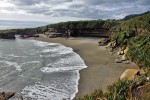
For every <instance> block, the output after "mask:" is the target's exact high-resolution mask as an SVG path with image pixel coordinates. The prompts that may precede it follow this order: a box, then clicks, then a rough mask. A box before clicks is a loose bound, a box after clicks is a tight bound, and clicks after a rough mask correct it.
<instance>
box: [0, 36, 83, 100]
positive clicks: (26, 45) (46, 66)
mask: <svg viewBox="0 0 150 100" xmlns="http://www.w3.org/2000/svg"><path fill="white" fill-rule="evenodd" d="M83 68H86V65H85V64H84V61H83V60H82V59H81V57H80V56H79V55H78V54H77V53H75V52H74V51H73V49H72V48H69V47H65V46H63V45H61V44H58V43H47V42H41V41H36V40H25V39H19V38H17V39H16V40H3V39H2V40H0V92H2V91H6V92H7V91H12V92H17V93H21V94H22V96H23V99H24V100H63V99H66V100H70V99H73V98H74V97H75V94H76V93H77V91H78V80H79V70H81V69H83Z"/></svg>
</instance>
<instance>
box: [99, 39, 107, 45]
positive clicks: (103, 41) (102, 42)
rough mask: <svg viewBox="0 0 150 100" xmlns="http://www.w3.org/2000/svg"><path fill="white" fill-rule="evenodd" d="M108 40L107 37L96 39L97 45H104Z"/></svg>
mask: <svg viewBox="0 0 150 100" xmlns="http://www.w3.org/2000/svg"><path fill="white" fill-rule="evenodd" d="M108 42H109V39H108V38H102V39H101V40H99V41H98V45H99V46H106V45H107V44H108Z"/></svg>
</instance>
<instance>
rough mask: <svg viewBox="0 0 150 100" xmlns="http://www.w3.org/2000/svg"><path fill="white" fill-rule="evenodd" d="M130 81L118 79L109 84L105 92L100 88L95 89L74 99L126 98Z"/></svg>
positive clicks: (116, 99) (111, 99)
mask: <svg viewBox="0 0 150 100" xmlns="http://www.w3.org/2000/svg"><path fill="white" fill-rule="evenodd" d="M130 83H131V81H127V80H119V81H117V82H116V83H114V84H112V85H111V86H108V88H107V90H106V91H105V92H103V91H102V90H101V89H99V90H95V91H94V92H93V93H91V94H89V95H85V96H84V97H83V98H79V99H75V100H100V99H107V100H126V99H127V96H128V91H129V86H130V85H129V84H130Z"/></svg>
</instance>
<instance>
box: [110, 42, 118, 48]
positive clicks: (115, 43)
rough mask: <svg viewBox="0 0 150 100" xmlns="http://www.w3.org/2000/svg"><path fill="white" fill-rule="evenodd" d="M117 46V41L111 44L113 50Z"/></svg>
mask: <svg viewBox="0 0 150 100" xmlns="http://www.w3.org/2000/svg"><path fill="white" fill-rule="evenodd" d="M116 46H117V42H116V41H112V42H110V43H109V47H111V48H115V47H116Z"/></svg>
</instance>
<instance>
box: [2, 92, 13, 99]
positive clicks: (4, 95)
mask: <svg viewBox="0 0 150 100" xmlns="http://www.w3.org/2000/svg"><path fill="white" fill-rule="evenodd" d="M14 95H15V93H14V92H1V93H0V100H8V99H10V98H11V97H13V96H14Z"/></svg>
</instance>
